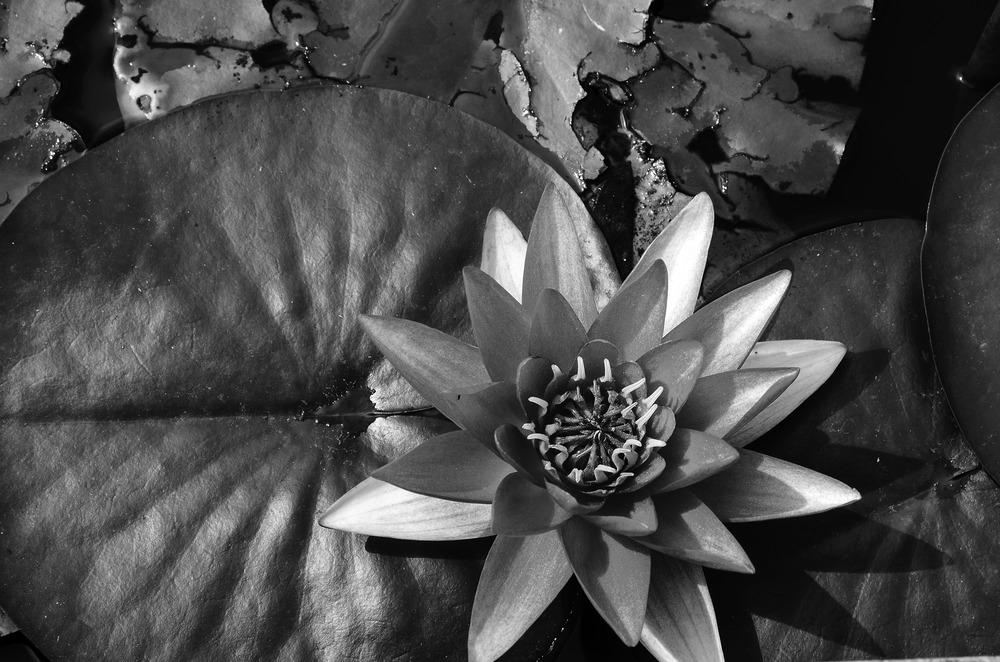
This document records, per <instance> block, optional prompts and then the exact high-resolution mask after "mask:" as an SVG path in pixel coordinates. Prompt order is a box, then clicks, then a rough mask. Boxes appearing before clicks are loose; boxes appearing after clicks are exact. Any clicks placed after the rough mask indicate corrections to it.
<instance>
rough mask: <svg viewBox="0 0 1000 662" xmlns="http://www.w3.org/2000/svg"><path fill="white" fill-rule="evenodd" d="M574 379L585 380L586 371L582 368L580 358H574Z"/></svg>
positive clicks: (581, 359) (581, 358)
mask: <svg viewBox="0 0 1000 662" xmlns="http://www.w3.org/2000/svg"><path fill="white" fill-rule="evenodd" d="M576 378H577V379H586V378H587V371H586V370H585V369H584V367H583V357H582V356H578V357H576Z"/></svg>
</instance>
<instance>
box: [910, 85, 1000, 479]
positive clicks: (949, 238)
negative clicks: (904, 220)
mask: <svg viewBox="0 0 1000 662" xmlns="http://www.w3.org/2000/svg"><path fill="white" fill-rule="evenodd" d="M998 122H1000V88H995V89H994V90H993V91H992V92H990V94H989V95H988V96H987V97H986V98H984V99H983V100H982V101H981V102H980V103H979V105H977V106H976V107H975V109H973V111H972V112H971V113H969V115H968V116H967V117H966V118H965V119H964V120H963V121H962V123H961V124H959V126H958V128H957V129H956V130H955V134H954V135H953V136H952V138H951V142H950V143H949V144H948V147H947V149H945V152H944V155H943V156H942V157H941V164H940V166H939V168H938V174H937V179H936V180H935V182H934V189H933V191H932V193H931V203H930V207H929V208H928V211H927V239H926V241H925V242H924V253H923V265H924V283H925V287H926V290H925V295H926V297H927V317H928V320H929V322H930V329H931V340H932V342H933V346H934V357H935V360H936V361H937V363H938V369H939V370H940V371H941V381H942V382H943V383H944V388H945V391H946V392H947V393H948V398H949V400H950V402H951V406H952V409H953V410H954V412H955V416H956V417H957V418H958V422H959V425H961V426H962V431H963V432H964V433H965V435H966V436H967V437H968V439H969V442H970V443H971V444H972V446H973V447H974V448H975V449H976V452H977V453H978V454H979V457H980V458H982V461H983V464H984V465H985V466H986V469H987V470H988V471H989V472H990V474H991V475H992V476H993V477H994V478H997V479H1000V424H998V422H997V416H996V407H997V403H998V402H1000V378H998V375H1000V352H998V347H1000V325H998V324H997V320H1000V296H998V295H997V289H996V283H997V282H998V279H1000V246H998V245H997V239H996V237H997V232H998V228H1000V154H998V152H997V149H998V147H1000V124H998Z"/></svg>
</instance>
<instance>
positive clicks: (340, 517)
mask: <svg viewBox="0 0 1000 662" xmlns="http://www.w3.org/2000/svg"><path fill="white" fill-rule="evenodd" d="M492 516H493V508H492V507H491V506H490V505H489V504H483V503H465V502H461V501H447V500H445V499H436V498H434V497H429V496H424V495H422V494H416V493H414V492H408V491H406V490H404V489H400V488H398V487H396V486H395V485H390V484H389V483H383V482H382V481H380V480H378V479H376V478H366V479H365V480H363V481H361V482H360V483H358V484H357V485H356V486H355V487H354V489H352V490H351V491H350V492H348V493H347V494H345V495H344V496H342V497H340V499H338V500H337V502H336V503H334V504H333V505H332V506H330V507H329V508H327V509H326V512H324V513H323V515H322V517H320V519H319V523H320V525H321V526H325V527H327V528H329V529H339V530H340V531H348V532H350V533H362V534H365V535H369V536H385V537H388V538H400V539H402V540H465V539H467V538H482V537H483V536H488V535H491V534H492V533H493V530H492V529H491V528H490V521H491V519H492Z"/></svg>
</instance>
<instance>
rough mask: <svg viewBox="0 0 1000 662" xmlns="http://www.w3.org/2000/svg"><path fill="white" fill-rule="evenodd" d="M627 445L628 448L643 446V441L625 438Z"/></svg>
mask: <svg viewBox="0 0 1000 662" xmlns="http://www.w3.org/2000/svg"><path fill="white" fill-rule="evenodd" d="M625 447H626V448H641V447H642V442H641V441H639V440H638V439H626V440H625Z"/></svg>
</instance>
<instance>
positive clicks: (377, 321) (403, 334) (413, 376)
mask: <svg viewBox="0 0 1000 662" xmlns="http://www.w3.org/2000/svg"><path fill="white" fill-rule="evenodd" d="M360 321H361V326H362V327H363V328H364V330H365V331H366V332H367V333H368V335H369V336H370V337H371V339H372V341H374V343H375V345H376V346H377V347H378V348H379V350H381V352H382V354H384V355H385V358H387V359H389V363H391V364H392V367H394V368H395V369H396V370H398V371H399V372H400V374H402V375H403V377H405V378H406V381H408V382H410V384H411V385H412V386H413V388H415V389H417V392H418V393H420V395H422V396H424V397H425V398H427V400H428V402H430V403H431V404H432V405H434V406H435V407H437V408H438V409H439V410H440V411H441V413H443V414H444V415H445V416H447V417H448V418H452V415H453V414H454V413H455V412H454V411H453V409H452V406H451V399H452V398H450V397H448V396H446V395H445V393H448V392H457V391H462V390H467V389H469V388H471V387H476V386H481V385H483V384H487V383H489V382H490V381H491V380H490V377H489V374H488V373H487V372H486V367H485V366H483V361H482V359H481V358H480V356H479V350H478V349H476V348H475V347H473V346H472V345H468V344H466V343H464V342H462V341H461V340H458V339H457V338H452V337H451V336H449V335H448V334H446V333H442V332H440V331H438V330H436V329H432V328H430V327H428V326H424V325H423V324H418V323H417V322H411V321H409V320H404V319H399V318H396V317H373V316H370V315H362V316H361V320H360ZM452 420H454V419H452Z"/></svg>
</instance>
